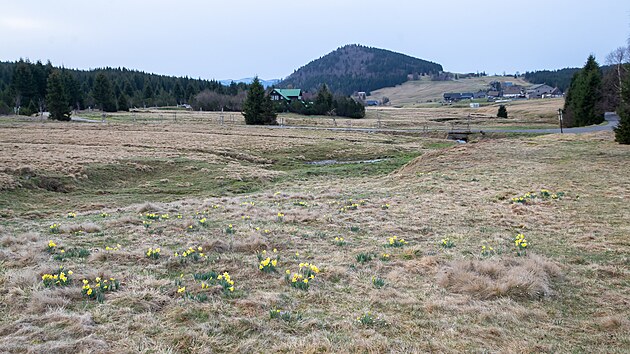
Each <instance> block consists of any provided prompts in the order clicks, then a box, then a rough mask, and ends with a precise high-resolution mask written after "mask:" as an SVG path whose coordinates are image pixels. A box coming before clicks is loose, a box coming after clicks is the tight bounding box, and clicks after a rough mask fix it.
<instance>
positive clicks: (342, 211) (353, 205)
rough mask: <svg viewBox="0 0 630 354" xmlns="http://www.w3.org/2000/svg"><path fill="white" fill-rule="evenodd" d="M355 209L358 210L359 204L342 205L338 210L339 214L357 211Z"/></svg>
mask: <svg viewBox="0 0 630 354" xmlns="http://www.w3.org/2000/svg"><path fill="white" fill-rule="evenodd" d="M357 209H359V204H358V203H352V204H348V205H344V206H342V207H341V208H339V212H341V213H345V212H346V211H348V210H357Z"/></svg>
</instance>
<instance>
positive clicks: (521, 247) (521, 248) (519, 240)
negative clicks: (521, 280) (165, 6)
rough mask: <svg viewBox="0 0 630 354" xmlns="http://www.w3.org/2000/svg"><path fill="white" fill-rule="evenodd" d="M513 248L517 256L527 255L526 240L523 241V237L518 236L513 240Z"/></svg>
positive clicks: (521, 235)
mask: <svg viewBox="0 0 630 354" xmlns="http://www.w3.org/2000/svg"><path fill="white" fill-rule="evenodd" d="M514 246H516V254H517V255H519V256H522V255H525V254H526V253H527V246H528V243H527V239H525V235H523V234H518V235H516V237H515V238H514Z"/></svg>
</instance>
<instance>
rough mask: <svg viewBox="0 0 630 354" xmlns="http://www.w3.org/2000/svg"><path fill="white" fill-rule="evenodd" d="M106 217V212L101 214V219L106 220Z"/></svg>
mask: <svg viewBox="0 0 630 354" xmlns="http://www.w3.org/2000/svg"><path fill="white" fill-rule="evenodd" d="M108 216H109V214H107V213H106V212H102V213H101V217H102V218H106V217H108Z"/></svg>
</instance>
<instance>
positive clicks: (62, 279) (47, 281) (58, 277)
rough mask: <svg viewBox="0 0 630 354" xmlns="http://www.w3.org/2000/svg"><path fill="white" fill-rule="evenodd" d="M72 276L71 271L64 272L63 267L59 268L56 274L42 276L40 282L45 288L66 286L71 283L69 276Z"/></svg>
mask: <svg viewBox="0 0 630 354" xmlns="http://www.w3.org/2000/svg"><path fill="white" fill-rule="evenodd" d="M72 274H73V272H72V271H71V270H69V271H68V272H65V271H64V270H63V267H59V269H58V270H57V271H56V272H53V273H46V274H43V275H42V282H43V283H44V286H45V287H47V288H49V287H51V286H66V285H69V284H70V283H71V282H72V280H71V279H70V276H71V275H72Z"/></svg>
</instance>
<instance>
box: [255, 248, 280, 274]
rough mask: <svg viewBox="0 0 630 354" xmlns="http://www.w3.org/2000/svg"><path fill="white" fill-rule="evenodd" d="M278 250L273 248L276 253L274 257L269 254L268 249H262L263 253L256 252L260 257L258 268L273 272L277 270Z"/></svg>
mask: <svg viewBox="0 0 630 354" xmlns="http://www.w3.org/2000/svg"><path fill="white" fill-rule="evenodd" d="M277 252H278V250H276V249H275V248H274V249H273V253H274V255H275V257H274V258H271V257H269V256H267V251H266V250H265V251H262V252H261V253H256V257H258V261H259V263H258V269H259V270H260V271H262V272H265V273H273V272H275V271H276V267H277V266H278V258H279V257H278V256H277V255H276V254H277Z"/></svg>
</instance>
